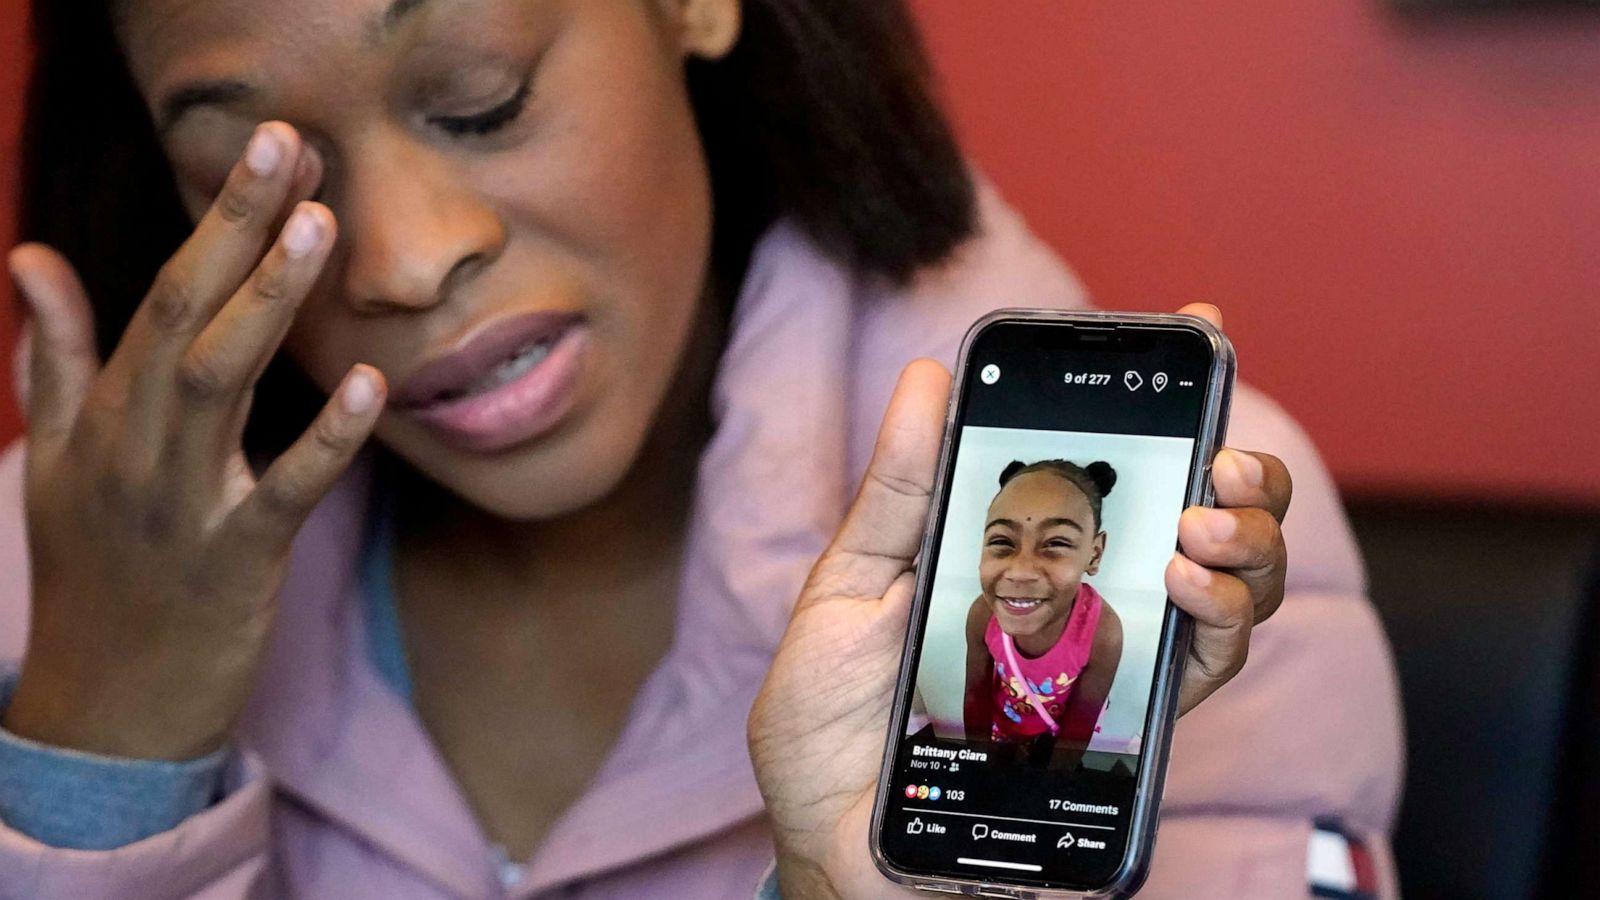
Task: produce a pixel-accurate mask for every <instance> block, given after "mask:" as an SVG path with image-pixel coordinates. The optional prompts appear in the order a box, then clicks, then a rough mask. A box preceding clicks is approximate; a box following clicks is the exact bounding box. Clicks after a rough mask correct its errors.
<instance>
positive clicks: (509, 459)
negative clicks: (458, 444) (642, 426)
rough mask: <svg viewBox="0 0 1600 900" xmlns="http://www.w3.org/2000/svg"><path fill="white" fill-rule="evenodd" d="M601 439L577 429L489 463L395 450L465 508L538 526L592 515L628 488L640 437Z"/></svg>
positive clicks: (435, 446)
mask: <svg viewBox="0 0 1600 900" xmlns="http://www.w3.org/2000/svg"><path fill="white" fill-rule="evenodd" d="M407 437H411V435H407ZM595 437H596V436H595V435H589V434H584V433H583V430H582V429H572V430H570V431H563V432H561V433H558V434H556V435H552V436H550V438H549V439H546V440H543V441H537V442H533V443H531V444H529V445H526V446H523V447H517V448H514V449H511V450H508V451H505V452H502V453H496V454H489V455H485V454H479V453H470V452H462V451H460V450H459V449H458V448H454V447H449V446H445V445H442V444H439V443H436V442H433V441H425V440H424V441H409V440H408V441H403V442H401V441H395V442H391V443H390V449H391V450H392V451H393V452H395V453H396V454H397V455H399V456H400V457H402V458H403V459H406V460H407V461H408V462H409V463H410V464H411V465H412V467H414V468H415V469H416V470H417V471H418V472H419V473H421V474H422V475H424V476H425V477H427V478H428V479H429V480H430V481H432V482H434V483H436V484H438V485H439V486H440V487H441V488H443V489H444V490H447V491H449V492H450V493H451V494H453V495H454V496H455V497H457V498H459V499H460V500H461V501H462V502H464V503H467V504H469V505H471V506H473V507H476V508H477V509H480V510H482V511H484V512H486V513H488V514H490V515H492V516H495V517H497V518H501V519H505V520H507V521H515V522H531V521H547V520H550V519H559V518H561V517H563V516H567V515H570V514H572V513H574V512H577V511H579V510H582V509H586V508H588V507H590V506H593V505H594V504H596V503H598V502H600V501H601V500H602V499H604V498H605V497H606V496H607V495H609V494H610V493H611V492H612V491H614V490H616V488H617V486H618V485H619V484H621V483H622V481H623V479H624V478H625V477H626V476H627V474H628V471H629V467H630V465H631V463H632V462H633V458H634V455H635V453H634V451H635V449H636V448H637V446H638V444H639V438H638V436H635V435H624V434H616V433H612V434H607V435H605V436H603V437H604V439H593V438H595Z"/></svg>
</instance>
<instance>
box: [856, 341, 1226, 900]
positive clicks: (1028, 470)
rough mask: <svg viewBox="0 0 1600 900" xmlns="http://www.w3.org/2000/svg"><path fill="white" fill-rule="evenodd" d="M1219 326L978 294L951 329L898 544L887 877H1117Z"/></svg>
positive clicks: (1133, 867) (1167, 636) (884, 839)
mask: <svg viewBox="0 0 1600 900" xmlns="http://www.w3.org/2000/svg"><path fill="white" fill-rule="evenodd" d="M1234 368H1235V366H1234V354H1233V348H1232V346H1231V345H1230V344H1229V343H1228V340H1227V338H1225V337H1224V336H1223V335H1222V333H1221V332H1220V331H1219V330H1217V329H1216V328H1215V327H1213V326H1212V325H1211V324H1210V323H1209V322H1207V321H1205V320H1204V319H1200V318H1196V317H1193V316H1185V315H1137V314H1115V313H1104V312H1060V311H1045V310H1000V311H998V312H995V313H992V314H990V315H988V316H986V317H984V318H983V319H981V320H979V321H978V322H977V323H976V324H975V325H973V327H972V329H971V330H970V331H969V332H968V333H967V336H966V339H965V341H964V342H963V344H962V350H961V359H960V364H959V367H958V368H957V371H956V376H955V385H956V387H955V390H954V391H953V392H952V393H953V396H952V399H951V404H950V412H949V416H948V420H947V423H946V426H945V437H944V450H943V452H942V454H941V457H940V463H939V472H938V476H937V480H936V482H935V484H936V488H935V494H934V497H933V504H932V509H931V514H930V516H929V524H928V529H927V533H926V535H925V536H924V538H923V543H922V548H921V553H920V556H919V560H920V562H919V564H918V567H917V582H916V596H915V602H914V606H913V610H912V614H911V623H910V627H909V628H908V630H907V636H906V645H905V655H904V660H903V662H902V665H901V670H900V678H899V683H898V687H897V689H896V697H895V703H894V713H893V717H892V719H891V722H890V726H889V739H888V741H887V746H886V749H885V753H884V760H883V769H882V774H881V776H880V778H879V785H878V794H877V800H876V803H875V805H874V808H873V819H872V829H871V841H872V855H873V859H874V860H875V862H876V863H877V865H878V867H879V869H881V870H882V871H883V872H884V874H886V875H887V876H888V877H889V878H891V879H892V880H894V881H897V882H900V883H903V884H909V885H914V886H916V887H919V888H923V889H927V890H932V891H945V892H949V893H965V894H980V895H983V896H999V897H1034V896H1057V895H1059V896H1076V897H1109V896H1120V895H1125V894H1127V893H1131V892H1132V891H1134V890H1136V889H1137V888H1138V887H1139V885H1140V884H1141V883H1142V882H1143V880H1144V877H1145V873H1146V870H1147V867H1148V865H1149V860H1150V853H1151V850H1152V849H1153V847H1154V842H1155V835H1156V822H1157V811H1158V808H1159V806H1160V801H1161V790H1162V784H1163V780H1164V777H1165V772H1166V762H1167V751H1168V746H1169V743H1170V735H1171V728H1172V722H1173V719H1174V718H1175V717H1176V712H1177V698H1178V687H1179V681H1180V678H1181V676H1182V673H1183V663H1184V658H1185V656H1186V655H1187V653H1188V646H1189V621H1188V617H1187V616H1185V615H1184V614H1183V613H1182V612H1180V611H1179V610H1178V609H1177V608H1176V607H1174V606H1173V605H1172V604H1171V602H1170V601H1169V600H1168V598H1167V594H1166V589H1165V570H1166V567H1167V563H1168V561H1169V559H1170V558H1171V556H1172V554H1173V552H1174V550H1175V548H1176V547H1177V530H1178V517H1179V514H1180V513H1182V512H1183V510H1184V509H1185V508H1187V507H1189V506H1191V505H1196V504H1199V505H1209V504H1210V503H1211V502H1212V494H1211V479H1210V471H1211V461H1212V459H1213V458H1214V457H1215V456H1216V454H1217V451H1218V450H1220V449H1221V447H1222V443H1223V438H1224V434H1225V432H1226V427H1227V418H1228V403H1229V399H1230V397H1231V395H1232V389H1233V381H1234Z"/></svg>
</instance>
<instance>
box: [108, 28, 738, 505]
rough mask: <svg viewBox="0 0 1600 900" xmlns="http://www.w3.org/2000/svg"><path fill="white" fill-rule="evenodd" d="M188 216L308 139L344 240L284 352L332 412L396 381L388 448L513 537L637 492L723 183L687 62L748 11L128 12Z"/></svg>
mask: <svg viewBox="0 0 1600 900" xmlns="http://www.w3.org/2000/svg"><path fill="white" fill-rule="evenodd" d="M119 12H120V13H121V18H120V20H119V34H120V35H121V38H122V41H123V44H124V46H125V48H126V50H127V54H128V57H129V61H130V65H131V67H132V70H133V72H134V77H135V79H136V81H137V83H138V85H139V88H140V90H141V92H142V93H143V95H144V97H145V99H146V102H147V104H148V105H149V107H150V109H151V110H152V113H153V114H154V115H156V117H157V121H158V123H159V125H160V126H161V128H162V140H163V143H164V146H165V147H166V150H167V153H168V157H169V158H170V160H171V162H172V165H173V169H174V172H175V174H176V177H177V182H178V185H179V188H180V191H181V194H182V198H183V201H184V203H185V205H186V206H187V208H188V209H189V211H190V213H191V214H192V215H194V216H196V217H198V216H199V215H200V213H202V212H203V211H204V209H205V207H206V206H207V205H209V203H210V201H211V200H212V198H213V197H214V196H215V193H216V191H217V189H218V187H219V186H220V185H221V183H222V181H223V179H224V177H225V176H226V174H227V172H228V170H229V168H230V166H231V165H232V164H233V163H234V161H235V160H236V159H237V158H238V156H239V154H240V153H241V152H242V150H243V147H244V145H245V142H246V141H247V140H248V138H249V137H250V135H251V133H252V130H253V129H254V127H255V125H256V124H257V123H259V122H262V121H266V120H271V119H281V120H284V121H287V122H289V123H290V124H292V125H294V126H296V127H297V128H298V129H299V131H300V133H301V135H302V136H303V138H304V139H305V141H306V142H307V143H308V144H309V145H310V146H311V147H312V148H313V149H314V151H315V154H316V157H317V159H318V161H319V162H320V163H321V167H322V170H323V178H322V181H321V190H320V193H319V196H318V199H321V200H322V201H323V202H325V203H327V204H328V206H329V207H330V208H331V209H332V210H333V212H334V214H335V216H336V217H337V218H338V221H339V240H338V245H337V247H336V248H335V250H334V254H333V256H332V258H331V259H330V261H329V263H328V267H327V270H326V271H325V272H324V273H323V277H322V279H321V280H320V282H319V284H318V287H317V290H316V292H315V294H314V295H313V296H312V297H310V298H308V300H307V302H306V303H305V305H304V307H303V310H302V312H301V313H300V315H299V316H298V318H297V319H296V321H295V323H294V325H293V327H292V328H291V330H290V333H289V335H288V337H287V338H286V340H285V343H284V349H285V351H286V352H287V353H288V354H289V355H290V356H291V357H292V358H293V359H294V361H295V362H296V363H297V364H298V365H299V366H300V367H301V368H302V369H303V370H304V371H305V372H306V373H307V374H308V375H309V376H310V377H311V378H312V380H313V381H315V382H316V383H317V384H318V385H320V386H321V387H322V388H323V389H324V390H328V391H331V390H332V389H333V387H334V386H335V385H337V383H338V381H339V379H340V378H341V377H342V376H343V375H344V373H345V372H346V371H348V369H349V368H350V366H351V365H353V364H355V363H357V362H366V363H370V364H372V365H375V366H377V367H378V368H379V369H380V370H382V371H383V373H384V374H385V376H387V378H388V380H389V384H390V408H389V410H388V411H387V412H386V413H385V414H384V417H383V419H382V421H381V422H380V423H379V425H378V430H377V436H378V438H379V440H381V441H383V442H384V443H385V444H387V445H388V446H389V447H390V448H392V449H393V450H394V451H395V452H396V453H397V454H399V455H400V456H402V457H404V458H405V459H407V460H409V461H410V462H411V463H412V464H413V465H415V466H416V467H417V468H418V469H419V470H421V471H422V472H424V473H426V474H427V475H428V476H430V477H431V478H433V479H434V480H436V481H438V482H440V483H442V484H443V485H445V486H446V487H448V488H450V489H451V490H453V491H454V492H455V493H457V494H458V495H460V496H462V497H463V498H465V499H467V500H468V501H469V502H472V503H474V504H476V505H478V506H480V507H482V508H484V509H486V510H489V511H491V512H494V513H496V514H499V515H503V516H506V517H508V518H524V519H531V518H544V517H550V516H555V515H560V514H562V513H564V512H569V511H572V510H575V509H579V508H581V507H583V506H586V505H588V504H590V503H592V502H594V501H595V500H597V499H599V498H600V497H601V496H603V495H604V494H605V493H606V492H607V491H609V490H610V489H611V488H612V487H614V486H615V485H616V484H617V483H618V482H619V481H620V480H621V478H622V476H623V475H624V474H625V473H626V472H627V471H628V469H629V468H630V466H631V465H632V463H633V461H634V458H635V457H636V455H637V454H638V451H639V449H640V447H641V445H642V443H643V441H644V439H645V437H646V435H647V434H648V432H649V431H650V429H651V428H652V426H653V425H654V424H655V419H656V416H657V412H658V410H660V409H661V408H662V406H663V403H664V401H665V400H666V398H667V395H668V391H669V388H670V387H671V386H672V384H673V380H674V376H675V375H676V374H677V373H678V371H679V369H680V366H682V365H683V364H684V363H685V359H684V357H685V352H686V348H687V347H689V346H690V345H691V335H692V334H693V333H694V328H693V326H694V324H695V322H696V317H697V314H698V313H699V312H700V306H701V299H702V296H703V294H704V290H705V280H706V270H707V262H708V256H709V252H710V251H709V247H710V230H711V213H710V199H711V192H710V184H709V179H708V174H707V172H706V167H705V160H704V153H703V150H702V147H701V145H700V140H699V136H698V132H697V131H696V128H695V122H694V117H693V113H692V111H691V108H690V105H689V100H688V96H687V92H686V89H685V84H684V74H683V63H684V57H685V55H686V54H697V55H702V56H717V55H720V54H722V53H724V52H726V50H727V49H728V48H729V46H731V44H732V42H733V40H734V38H735V36H736V35H737V31H738V26H739V15H738V2H737V0H342V2H340V0H276V2H272V3H261V2H256V0H124V2H123V3H122V4H121V5H120V7H119Z"/></svg>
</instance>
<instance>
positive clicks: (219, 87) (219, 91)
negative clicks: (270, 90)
mask: <svg viewBox="0 0 1600 900" xmlns="http://www.w3.org/2000/svg"><path fill="white" fill-rule="evenodd" d="M255 92H256V89H255V88H254V87H252V86H251V85H249V84H246V83H244V82H243V81H233V80H220V81H196V82H193V83H191V84H186V85H183V86H182V87H180V88H178V89H177V90H175V91H172V92H171V93H169V94H167V96H166V97H165V98H164V99H163V100H162V101H161V103H160V105H159V106H158V107H157V110H158V112H157V113H156V129H157V130H158V131H160V132H161V133H162V134H163V135H165V134H166V133H167V132H169V131H171V130H172V129H173V128H174V127H175V126H176V125H177V124H178V121H179V120H180V119H182V118H183V117H184V116H185V115H187V114H188V112H189V111H190V110H192V109H194V108H195V107H197V106H222V105H226V104H229V103H237V102H239V101H240V100H243V99H245V98H247V97H249V96H251V95H252V94H254V93H255Z"/></svg>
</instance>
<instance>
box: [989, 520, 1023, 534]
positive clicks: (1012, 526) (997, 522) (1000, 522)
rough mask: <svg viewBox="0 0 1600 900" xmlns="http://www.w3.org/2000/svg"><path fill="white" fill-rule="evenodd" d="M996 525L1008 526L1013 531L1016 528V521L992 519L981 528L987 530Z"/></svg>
mask: <svg viewBox="0 0 1600 900" xmlns="http://www.w3.org/2000/svg"><path fill="white" fill-rule="evenodd" d="M996 525H1002V526H1004V527H1006V528H1010V529H1011V530H1013V531H1015V530H1016V529H1017V521H1016V520H1015V519H994V520H993V521H991V522H990V523H989V524H987V525H985V526H983V530H984V531H988V530H989V529H991V528H993V527H995V526H996Z"/></svg>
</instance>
